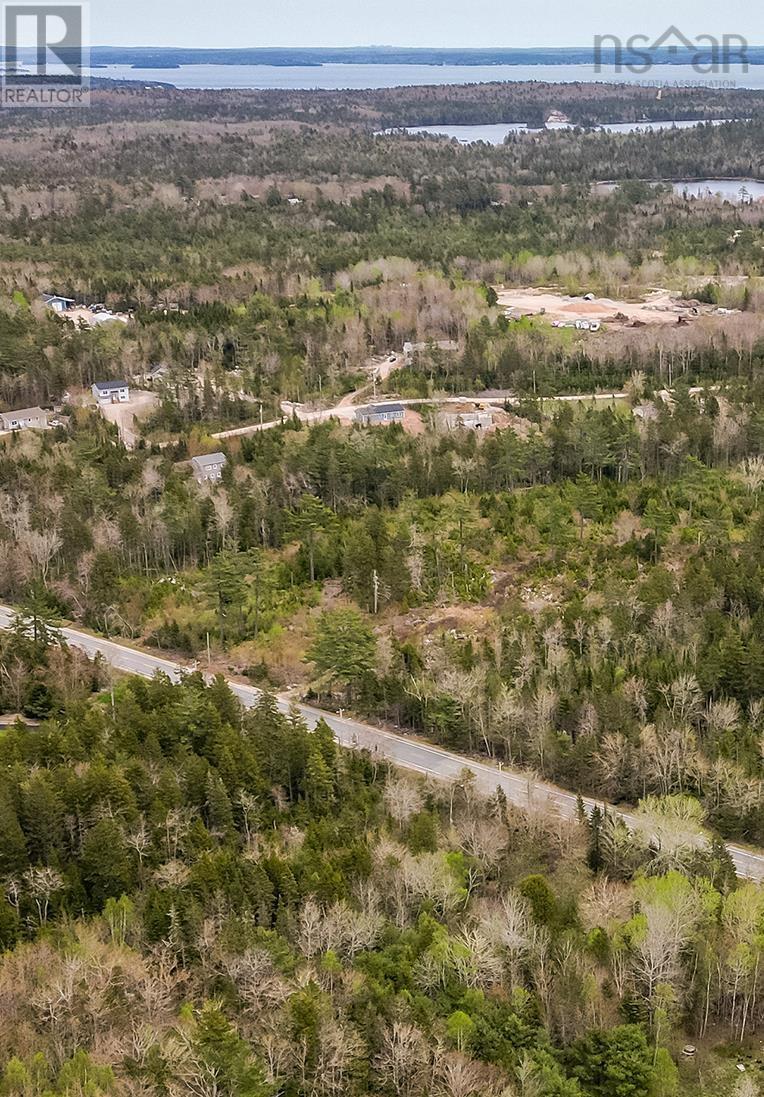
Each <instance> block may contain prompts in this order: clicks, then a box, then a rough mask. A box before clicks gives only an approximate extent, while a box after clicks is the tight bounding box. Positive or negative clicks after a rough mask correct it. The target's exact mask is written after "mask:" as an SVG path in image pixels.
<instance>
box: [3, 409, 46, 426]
mask: <svg viewBox="0 0 764 1097" xmlns="http://www.w3.org/2000/svg"><path fill="white" fill-rule="evenodd" d="M47 425H48V413H47V411H43V410H42V408H22V409H21V411H4V412H2V413H0V427H2V429H3V430H29V429H31V428H36V429H37V430H44V429H45V428H46V427H47Z"/></svg>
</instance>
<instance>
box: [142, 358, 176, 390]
mask: <svg viewBox="0 0 764 1097" xmlns="http://www.w3.org/2000/svg"><path fill="white" fill-rule="evenodd" d="M169 372H170V367H169V366H166V365H164V364H163V363H162V362H154V363H153V365H150V366H149V368H148V369H147V370H146V372H145V373H144V375H143V381H144V383H145V384H147V385H153V384H156V382H157V381H164V379H165V377H166V376H167V374H168V373H169Z"/></svg>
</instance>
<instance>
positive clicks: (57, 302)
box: [42, 293, 75, 312]
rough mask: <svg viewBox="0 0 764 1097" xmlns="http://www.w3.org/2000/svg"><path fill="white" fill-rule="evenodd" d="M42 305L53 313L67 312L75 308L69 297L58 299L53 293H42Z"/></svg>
mask: <svg viewBox="0 0 764 1097" xmlns="http://www.w3.org/2000/svg"><path fill="white" fill-rule="evenodd" d="M42 303H43V304H44V305H47V306H48V308H49V309H53V311H54V312H68V311H69V309H73V308H74V306H75V301H74V300H73V299H72V298H71V297H59V296H58V295H57V294H55V293H43V295H42Z"/></svg>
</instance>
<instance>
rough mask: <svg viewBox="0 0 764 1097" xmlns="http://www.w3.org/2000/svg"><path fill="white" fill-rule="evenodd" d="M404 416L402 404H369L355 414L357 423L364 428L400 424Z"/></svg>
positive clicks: (404, 411)
mask: <svg viewBox="0 0 764 1097" xmlns="http://www.w3.org/2000/svg"><path fill="white" fill-rule="evenodd" d="M405 414H406V409H405V408H404V407H403V404H369V405H368V406H367V407H364V408H359V409H358V411H357V412H356V413H355V417H356V420H357V422H359V423H361V424H362V425H363V426H365V427H386V426H389V425H390V424H391V423H402V422H403V418H404V416H405Z"/></svg>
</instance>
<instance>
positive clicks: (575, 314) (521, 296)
mask: <svg viewBox="0 0 764 1097" xmlns="http://www.w3.org/2000/svg"><path fill="white" fill-rule="evenodd" d="M496 293H497V295H498V299H499V305H500V306H501V307H502V308H503V309H505V310H506V312H507V313H509V314H512V313H514V314H515V315H520V316H540V315H544V316H545V317H546V318H547V319H549V320H550V321H551V322H552V323H554V322H558V323H560V322H562V323H565V324H568V323H570V324H574V323H575V321H576V320H588V321H591V320H599V321H600V322H601V323H606V324H608V325H609V326H610V327H621V328H625V327H635V326H636V327H639V326H641V325H643V324H651V325H654V324H676V323H678V322H680V321H690V320H693V319H696V318H697V317H699V316H704V315H705V316H708V315H712V314H714V313H715V312H716V311H717V310H716V309H715V308H714V306H713V305H702V304H700V303H699V302H698V301H684V300H682V299H681V298H679V297H676V296H675V295H674V294H672V293H670V292H669V291H668V290H665V289H656V290H652V291H651V292H650V293H648V294H647V295H646V296H645V297H644V298H643V299H642V300H641V301H619V300H614V299H613V298H611V297H591V296H590V295H589V294H587V296H586V297H571V296H569V295H566V294H563V293H559V292H558V291H557V290H555V289H553V288H550V289H503V288H497V289H496Z"/></svg>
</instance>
